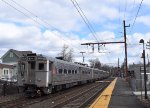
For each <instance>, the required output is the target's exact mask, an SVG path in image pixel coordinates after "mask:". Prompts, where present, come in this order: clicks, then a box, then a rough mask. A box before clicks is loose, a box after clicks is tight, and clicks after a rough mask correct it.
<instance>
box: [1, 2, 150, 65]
mask: <svg viewBox="0 0 150 108" xmlns="http://www.w3.org/2000/svg"><path fill="white" fill-rule="evenodd" d="M73 1H74V0H73ZM76 1H77V2H78V4H79V6H80V8H81V9H82V11H83V12H84V15H85V16H86V17H87V18H88V20H89V22H90V24H91V25H92V27H93V29H94V32H95V37H96V38H95V37H94V36H93V34H92V33H91V32H90V30H89V29H88V27H87V25H86V24H85V23H84V21H83V19H82V18H81V16H80V14H79V13H78V11H77V10H76V8H75V7H74V5H73V3H72V2H71V0H0V56H2V55H3V54H4V53H5V52H6V51H7V50H9V49H16V50H31V51H33V52H36V53H41V54H44V55H48V56H52V57H55V56H57V54H58V53H59V52H60V50H61V48H62V46H63V45H64V44H66V45H68V46H69V47H70V48H73V49H74V59H75V61H78V62H82V56H81V53H80V52H81V51H82V52H83V51H85V52H86V53H85V61H86V62H88V60H89V59H94V58H99V60H100V61H101V62H102V63H107V64H113V65H116V64H117V61H118V58H120V62H123V60H124V45H123V44H111V45H105V46H102V47H101V48H100V49H101V50H100V52H102V53H99V52H98V51H97V46H95V49H94V53H92V49H91V46H89V47H87V46H81V45H80V44H81V43H85V42H97V41H99V42H107V41H123V39H124V38H123V20H126V25H129V24H130V27H128V28H127V44H128V60H129V61H128V62H129V63H133V62H134V63H138V62H142V59H141V58H140V57H141V52H142V45H139V40H140V39H142V38H143V39H144V40H145V43H146V42H147V41H148V40H149V39H150V29H149V28H150V11H149V10H150V0H143V3H142V5H141V8H140V10H139V13H138V16H137V18H136V20H135V16H136V14H137V11H138V8H139V5H140V2H141V0H76ZM134 20H135V24H134V26H132V25H133V22H134ZM149 52H150V51H148V50H146V53H149ZM149 54H150V53H149Z"/></svg>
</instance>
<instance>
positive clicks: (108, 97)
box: [90, 78, 145, 108]
mask: <svg viewBox="0 0 150 108" xmlns="http://www.w3.org/2000/svg"><path fill="white" fill-rule="evenodd" d="M90 108H145V107H144V105H143V104H142V103H141V101H139V100H138V99H137V97H136V96H135V95H134V94H133V92H132V90H131V88H130V87H129V84H128V83H127V82H126V81H125V80H124V79H122V78H115V80H114V81H113V82H112V83H111V84H110V85H109V86H108V87H107V88H106V89H105V90H104V91H103V92H102V93H101V95H100V96H99V97H98V98H97V99H96V100H95V101H94V102H93V103H92V105H91V106H90Z"/></svg>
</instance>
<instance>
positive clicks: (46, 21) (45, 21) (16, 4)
mask: <svg viewBox="0 0 150 108" xmlns="http://www.w3.org/2000/svg"><path fill="white" fill-rule="evenodd" d="M11 1H12V2H13V3H15V4H16V5H18V6H19V7H21V8H23V9H24V10H26V11H27V12H28V13H30V14H31V15H33V16H34V17H35V18H38V19H39V20H40V21H41V22H43V23H45V24H46V25H47V26H50V27H51V28H54V29H56V28H55V27H54V26H52V25H50V24H49V23H48V22H47V21H45V20H43V19H41V18H39V16H37V15H36V14H34V13H33V12H31V11H29V10H28V9H26V8H25V7H24V6H22V5H21V4H19V3H17V2H16V1H14V0H11Z"/></svg>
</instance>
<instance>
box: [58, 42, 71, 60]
mask: <svg viewBox="0 0 150 108" xmlns="http://www.w3.org/2000/svg"><path fill="white" fill-rule="evenodd" d="M58 55H59V56H61V57H62V59H63V60H65V61H68V62H72V61H73V49H69V46H68V45H65V44H64V46H63V47H62V50H61V52H60V53H59V54H58Z"/></svg>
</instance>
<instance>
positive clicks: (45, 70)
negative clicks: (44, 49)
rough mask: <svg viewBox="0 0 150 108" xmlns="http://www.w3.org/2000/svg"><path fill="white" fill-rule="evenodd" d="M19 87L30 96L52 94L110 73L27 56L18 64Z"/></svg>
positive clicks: (30, 55) (35, 55)
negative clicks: (54, 91) (22, 87)
mask: <svg viewBox="0 0 150 108" xmlns="http://www.w3.org/2000/svg"><path fill="white" fill-rule="evenodd" d="M18 67H19V68H18V85H19V86H24V88H25V93H26V95H28V96H32V97H34V96H36V95H41V94H42V93H43V94H49V93H52V91H53V90H56V91H57V90H61V89H63V88H69V87H72V86H74V85H78V84H82V83H87V82H92V81H94V80H98V79H102V78H105V77H108V75H109V74H108V72H105V71H103V70H98V69H92V68H90V67H87V66H83V65H79V64H75V63H71V62H66V61H63V60H59V59H55V58H51V57H46V56H43V55H37V54H36V53H32V54H27V55H26V56H23V57H21V58H20V61H19V62H18Z"/></svg>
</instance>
